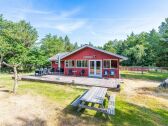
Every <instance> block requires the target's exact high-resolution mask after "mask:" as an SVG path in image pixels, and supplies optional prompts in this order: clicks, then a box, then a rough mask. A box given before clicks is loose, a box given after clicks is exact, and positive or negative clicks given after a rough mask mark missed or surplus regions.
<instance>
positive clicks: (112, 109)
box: [107, 95, 115, 115]
mask: <svg viewBox="0 0 168 126" xmlns="http://www.w3.org/2000/svg"><path fill="white" fill-rule="evenodd" d="M107 114H109V115H115V95H111V96H110V98H109V102H108V108H107Z"/></svg>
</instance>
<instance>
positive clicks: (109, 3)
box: [0, 0, 168, 46]
mask: <svg viewBox="0 0 168 126" xmlns="http://www.w3.org/2000/svg"><path fill="white" fill-rule="evenodd" d="M0 14H3V16H4V18H5V19H8V20H12V21H15V22H17V21H19V20H26V21H27V22H30V24H31V25H32V26H34V27H35V28H36V29H37V31H38V34H39V38H38V41H40V40H41V39H42V38H43V37H44V36H45V35H46V34H49V33H51V34H52V35H58V36H62V37H64V36H65V35H68V37H69V38H70V40H71V42H73V43H74V42H78V44H79V45H80V44H87V43H89V42H91V43H93V44H94V45H96V46H102V45H103V44H104V43H106V42H107V41H109V40H114V39H125V38H126V37H127V35H129V34H130V33H131V32H134V33H137V34H138V33H140V32H143V31H146V32H148V31H150V30H151V29H152V28H155V29H156V30H157V29H158V26H159V25H160V23H161V22H162V21H164V19H165V18H166V17H168V0H0Z"/></svg>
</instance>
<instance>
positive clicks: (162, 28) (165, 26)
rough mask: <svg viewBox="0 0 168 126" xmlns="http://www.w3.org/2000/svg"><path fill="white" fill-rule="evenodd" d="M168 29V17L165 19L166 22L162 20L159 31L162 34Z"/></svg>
mask: <svg viewBox="0 0 168 126" xmlns="http://www.w3.org/2000/svg"><path fill="white" fill-rule="evenodd" d="M167 31H168V18H166V19H165V22H162V23H161V25H160V26H159V33H160V34H161V35H163V34H165V33H166V32H167Z"/></svg>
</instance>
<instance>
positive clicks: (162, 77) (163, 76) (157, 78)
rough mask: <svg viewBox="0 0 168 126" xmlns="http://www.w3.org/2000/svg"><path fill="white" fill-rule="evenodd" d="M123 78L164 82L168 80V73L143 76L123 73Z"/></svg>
mask: <svg viewBox="0 0 168 126" xmlns="http://www.w3.org/2000/svg"><path fill="white" fill-rule="evenodd" d="M121 77H122V78H130V79H143V80H154V81H163V80H165V79H166V78H168V73H160V72H144V74H142V73H141V72H133V71H121Z"/></svg>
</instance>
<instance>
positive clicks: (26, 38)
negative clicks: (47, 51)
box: [1, 20, 38, 93]
mask: <svg viewBox="0 0 168 126" xmlns="http://www.w3.org/2000/svg"><path fill="white" fill-rule="evenodd" d="M3 22H5V24H6V27H3V28H2V29H1V33H2V34H1V36H2V37H3V38H4V40H3V41H4V42H5V43H7V45H8V48H9V49H10V50H8V48H7V47H6V46H4V47H3V50H8V52H6V54H5V55H4V56H5V57H7V59H5V57H4V59H3V64H4V65H6V66H8V67H11V68H13V72H14V85H13V92H14V93H16V88H17V85H18V72H17V68H18V67H19V66H20V65H21V64H22V65H23V63H24V61H25V59H26V58H27V54H28V52H29V50H30V48H31V47H32V45H33V44H34V43H35V41H36V40H37V37H38V35H37V31H36V29H34V28H33V27H32V26H31V25H30V24H29V23H26V22H25V21H20V22H18V23H14V22H11V21H7V20H3Z"/></svg>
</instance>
